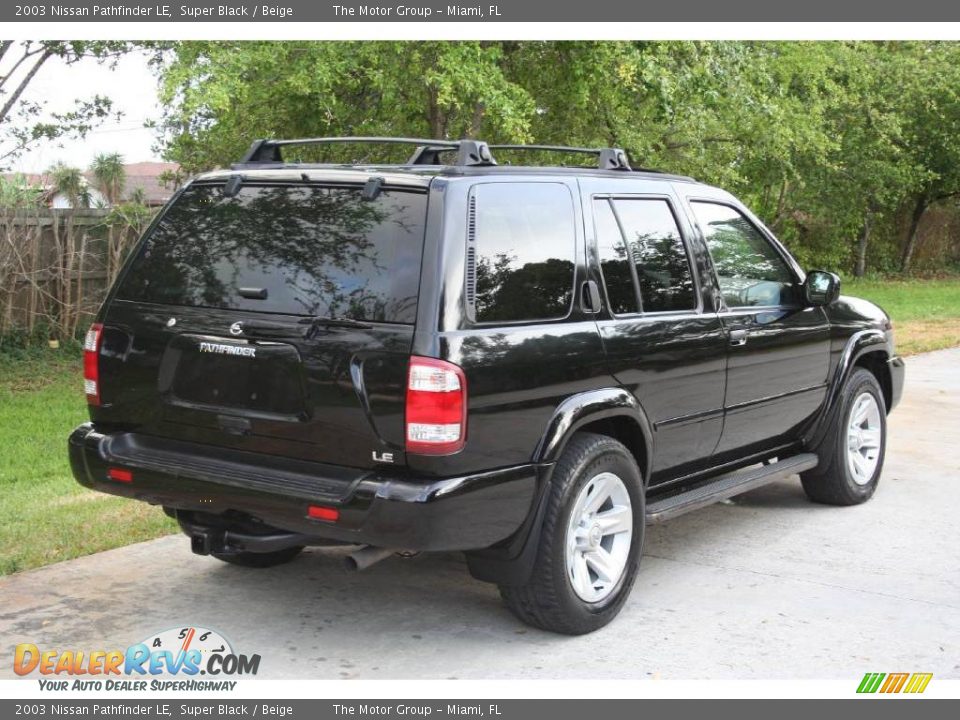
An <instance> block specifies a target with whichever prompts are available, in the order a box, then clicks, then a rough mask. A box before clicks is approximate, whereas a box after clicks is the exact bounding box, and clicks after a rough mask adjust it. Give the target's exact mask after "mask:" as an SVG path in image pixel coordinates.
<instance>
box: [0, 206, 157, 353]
mask: <svg viewBox="0 0 960 720" xmlns="http://www.w3.org/2000/svg"><path fill="white" fill-rule="evenodd" d="M148 220H149V216H141V217H139V218H138V219H137V220H135V221H133V222H131V221H128V220H124V219H121V218H119V217H118V215H117V213H114V212H111V211H110V210H101V209H94V210H60V209H57V210H51V209H37V210H19V211H16V212H6V213H5V212H3V211H2V210H0V335H3V334H6V333H8V332H10V331H11V330H12V329H14V328H20V329H23V330H26V331H28V332H30V333H33V332H34V331H35V330H37V329H38V326H39V325H41V324H42V327H43V328H47V329H49V334H50V336H51V339H52V338H59V339H63V338H68V337H76V336H77V334H78V332H82V330H83V329H84V328H85V327H86V324H87V323H88V322H89V321H90V318H91V317H92V316H93V315H94V314H96V311H97V308H98V307H99V306H100V303H101V302H102V301H103V297H104V295H105V294H106V291H107V289H108V288H109V287H110V285H111V284H112V282H113V280H114V278H115V277H116V274H117V272H118V271H119V269H120V266H121V264H122V262H123V259H124V257H125V255H126V253H127V252H128V251H129V249H130V247H131V246H132V245H133V244H134V242H135V241H136V239H137V237H138V236H139V235H140V233H141V232H142V231H143V229H144V228H145V225H146V224H147V222H148Z"/></svg>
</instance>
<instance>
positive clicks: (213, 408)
mask: <svg viewBox="0 0 960 720" xmlns="http://www.w3.org/2000/svg"><path fill="white" fill-rule="evenodd" d="M364 179H366V178H364ZM233 182H234V183H236V182H237V181H233ZM426 206H427V191H426V188H425V187H401V186H397V187H392V186H390V185H384V186H383V187H382V189H380V190H379V191H376V190H374V191H373V192H371V191H370V188H369V186H368V190H367V192H366V193H365V192H364V186H363V185H361V184H359V183H358V184H355V185H350V184H345V185H344V184H340V185H325V184H322V183H317V182H310V183H295V184H289V183H287V184H285V183H280V182H272V183H260V184H258V183H256V182H254V181H252V180H250V179H246V180H244V181H243V183H242V185H240V187H239V188H236V187H230V184H229V183H227V184H225V183H224V182H223V180H220V181H219V182H216V183H213V182H198V183H195V184H193V185H191V186H190V187H188V188H187V189H186V190H185V191H184V192H183V193H182V194H181V195H180V196H179V198H178V199H177V200H176V201H175V202H174V203H173V204H172V205H171V206H170V207H169V208H168V209H167V210H166V211H165V213H164V215H163V217H162V218H161V219H160V221H159V222H158V223H157V224H156V226H155V227H154V229H153V230H152V231H151V232H150V234H149V236H148V237H147V238H145V240H144V242H143V243H142V244H141V245H140V247H139V248H138V250H137V255H136V257H135V258H134V259H133V260H132V262H131V263H130V265H129V267H128V269H127V270H126V271H125V273H124V275H123V276H122V278H121V280H120V282H119V285H118V286H117V288H116V290H115V293H114V297H113V299H112V300H111V302H110V304H109V306H108V308H107V310H106V314H105V315H104V317H103V324H104V334H103V345H102V350H101V355H100V388H101V389H100V393H101V406H100V407H98V408H93V415H94V420H95V421H96V422H97V423H102V424H105V425H110V426H115V427H117V428H122V429H128V430H134V431H136V432H139V433H143V434H147V435H154V436H158V437H166V438H172V439H177V440H186V441H190V442H196V443H202V444H208V445H216V446H224V447H234V448H238V449H243V450H252V451H255V452H262V453H267V454H273V455H280V456H283V457H288V458H297V459H302V460H310V461H317V462H324V463H331V464H338V465H347V466H352V467H372V466H373V465H374V460H373V454H374V453H378V454H380V453H383V452H390V453H393V456H394V462H401V463H402V462H403V445H404V432H403V412H404V400H405V388H406V373H407V363H408V359H409V355H410V350H411V345H412V342H413V330H414V321H415V317H416V309H417V295H418V290H419V282H420V264H421V258H422V254H423V240H424V223H425V219H426Z"/></svg>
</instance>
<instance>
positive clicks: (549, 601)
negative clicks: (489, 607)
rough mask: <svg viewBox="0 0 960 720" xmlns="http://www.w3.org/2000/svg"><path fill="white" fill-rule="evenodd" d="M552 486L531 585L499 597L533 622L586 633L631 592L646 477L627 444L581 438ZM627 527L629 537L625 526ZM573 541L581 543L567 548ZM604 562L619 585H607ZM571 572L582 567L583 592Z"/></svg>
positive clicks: (585, 435) (510, 588)
mask: <svg viewBox="0 0 960 720" xmlns="http://www.w3.org/2000/svg"><path fill="white" fill-rule="evenodd" d="M550 485H551V487H550V490H549V492H550V495H549V497H548V498H547V507H546V512H545V514H544V520H543V527H542V529H541V532H540V536H539V539H538V547H537V556H536V560H535V561H534V566H533V571H532V572H531V575H530V578H529V580H528V581H527V583H526V584H525V585H511V586H505V585H502V586H500V594H501V596H502V597H503V600H504V602H505V604H506V606H507V607H508V608H509V609H510V611H511V612H513V614H514V615H516V616H517V617H518V618H519V619H520V620H522V621H523V622H525V623H527V624H529V625H533V626H534V627H538V628H541V629H543V630H549V631H552V632H556V633H562V634H565V635H583V634H585V633H589V632H593V631H594V630H597V629H599V628H602V627H603V626H604V625H606V624H607V623H609V622H610V621H611V620H613V618H615V617H616V616H617V614H618V613H619V612H620V610H621V608H623V604H624V603H625V602H626V600H627V597H628V596H629V595H630V590H631V588H632V587H633V582H634V580H635V579H636V575H637V570H638V569H639V567H640V556H641V553H642V549H643V536H644V520H645V517H644V488H643V479H642V477H641V474H640V469H639V468H638V467H637V463H636V460H634V458H633V455H631V454H630V451H629V450H627V448H625V447H624V446H623V445H622V444H621V443H619V442H617V441H616V440H614V439H613V438H610V437H607V436H605V435H594V434H592V433H577V434H576V435H574V436H573V437H572V438H571V439H570V441H569V443H568V444H567V447H566V449H565V450H564V451H563V455H562V456H561V457H560V460H559V462H558V463H557V466H556V468H555V469H554V472H553V476H552V478H551V481H550ZM607 491H610V492H611V495H610V497H609V498H608V499H607V500H606V501H604V502H602V503H600V505H599V506H598V508H599V509H598V510H596V512H595V513H594V514H593V515H589V512H588V510H589V507H590V501H591V499H592V501H593V502H594V503H596V502H599V501H600V500H602V499H603V498H602V497H601V496H602V494H603V493H604V492H607ZM581 501H582V502H581ZM627 501H629V506H627V504H626V503H627ZM584 503H586V504H584ZM617 508H620V510H619V511H618V510H617ZM575 513H576V517H577V518H578V519H580V520H583V519H584V518H587V517H588V515H589V519H586V520H585V522H579V521H578V522H576V523H571V519H572V518H573V517H574V515H575ZM585 513H587V514H585ZM614 518H616V520H615V519H614ZM604 520H605V522H604ZM598 521H600V522H598ZM590 523H593V524H592V525H591V524H590ZM601 523H604V527H606V528H608V529H609V531H610V533H609V534H606V531H605V530H603V528H602V527H601ZM627 523H628V524H629V525H630V529H629V535H627V532H628V531H627V530H624V529H622V528H623V527H624V526H625V524H627ZM617 528H621V529H620V530H617ZM571 538H578V539H577V540H576V544H574V543H573V542H571V544H570V545H569V547H568V541H571ZM581 547H582V548H584V550H583V552H581V551H580V550H579V549H578V548H581ZM601 549H603V550H604V551H605V552H606V555H604V554H603V553H601V552H600V550H601ZM588 556H589V557H590V558H591V559H589V560H588V559H587V557H588ZM600 560H604V561H606V562H609V565H607V567H609V568H611V569H615V568H619V569H620V572H619V577H618V578H617V579H616V580H615V581H612V582H605V581H604V580H603V578H602V576H600V575H599V574H598V573H597V572H596V571H595V570H594V569H593V567H594V564H595V563H596V562H598V561H600ZM570 568H574V569H575V570H577V572H576V574H575V577H576V578H579V580H580V582H579V585H578V587H579V590H578V589H576V588H575V587H574V583H575V580H574V578H573V577H572V576H571V572H572V571H570ZM584 571H586V574H584ZM610 574H613V573H610ZM598 588H599V589H598Z"/></svg>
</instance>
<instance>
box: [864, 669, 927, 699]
mask: <svg viewBox="0 0 960 720" xmlns="http://www.w3.org/2000/svg"><path fill="white" fill-rule="evenodd" d="M932 678H933V673H913V674H911V673H903V672H900V673H890V674H889V675H888V674H887V673H866V674H865V675H864V676H863V680H861V681H860V685H859V686H858V687H857V692H858V693H868V694H869V693H875V692H877V691H878V690H879V691H880V692H881V693H887V694H890V693H899V692H901V691H902V692H904V693H922V692H923V691H924V690H926V689H927V685H929V684H930V680H931V679H932Z"/></svg>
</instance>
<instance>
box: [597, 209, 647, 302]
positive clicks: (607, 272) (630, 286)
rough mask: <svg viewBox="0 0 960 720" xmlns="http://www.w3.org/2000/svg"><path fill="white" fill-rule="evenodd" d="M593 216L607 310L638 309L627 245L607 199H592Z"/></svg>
mask: <svg viewBox="0 0 960 720" xmlns="http://www.w3.org/2000/svg"><path fill="white" fill-rule="evenodd" d="M593 208H594V210H593V217H594V222H595V228H596V231H597V250H598V251H599V253H600V270H601V271H602V272H603V284H604V286H606V288H607V300H608V301H609V303H610V309H611V310H612V311H613V312H614V313H615V314H617V315H628V314H630V313H635V312H639V311H640V305H639V303H638V301H637V289H636V286H635V285H634V283H633V272H632V271H631V270H630V261H629V260H628V259H627V246H626V245H625V244H624V242H623V235H622V234H621V233H620V226H619V225H618V224H617V218H616V216H614V214H613V208H612V207H610V201H609V200H594V205H593Z"/></svg>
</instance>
